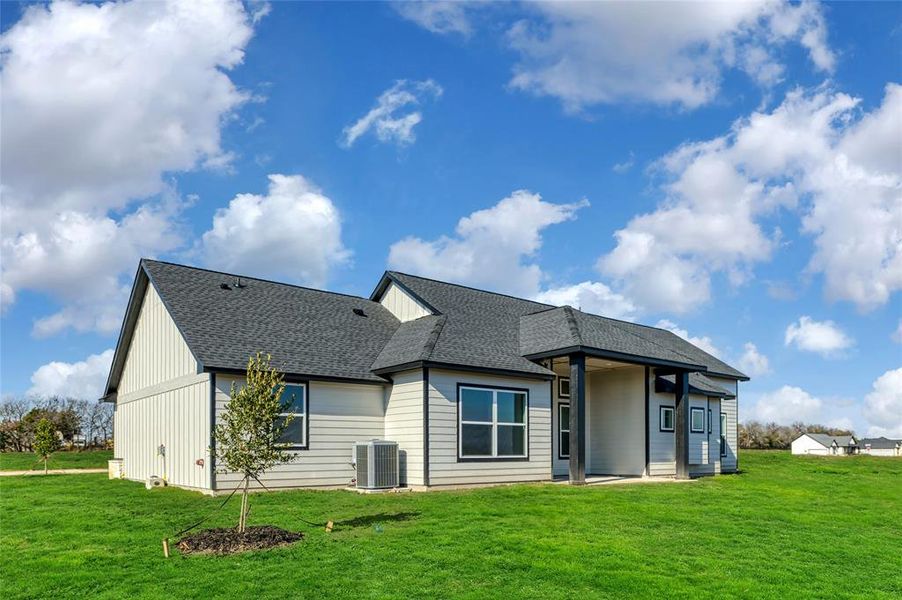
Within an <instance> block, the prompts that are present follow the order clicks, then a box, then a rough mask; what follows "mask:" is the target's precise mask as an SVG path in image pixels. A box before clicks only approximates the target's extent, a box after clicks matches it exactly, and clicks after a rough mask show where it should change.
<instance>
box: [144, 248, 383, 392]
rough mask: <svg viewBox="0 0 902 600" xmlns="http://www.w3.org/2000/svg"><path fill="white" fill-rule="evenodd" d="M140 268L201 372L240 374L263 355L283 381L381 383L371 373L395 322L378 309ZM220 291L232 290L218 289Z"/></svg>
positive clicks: (363, 302)
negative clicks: (308, 378)
mask: <svg viewBox="0 0 902 600" xmlns="http://www.w3.org/2000/svg"><path fill="white" fill-rule="evenodd" d="M142 264H143V267H144V269H145V271H146V272H147V274H148V275H149V277H150V280H151V282H152V283H153V285H154V287H155V288H156V289H157V291H158V293H159V294H160V296H161V298H162V299H163V302H164V303H165V304H166V306H167V308H168V309H169V312H170V314H171V315H172V318H173V320H175V323H176V325H177V326H178V328H179V330H180V331H181V332H182V335H183V336H184V337H185V341H186V342H187V343H188V347H189V348H191V350H192V352H194V354H195V356H196V358H197V359H198V360H199V361H200V362H201V363H202V364H203V366H204V367H205V368H218V369H241V370H243V369H245V368H246V367H247V360H248V357H249V356H251V355H253V354H254V353H256V352H258V351H262V352H267V353H269V354H271V355H272V360H273V365H274V366H276V367H277V368H279V369H280V370H282V371H283V372H286V373H292V374H298V375H311V376H318V377H335V378H345V379H362V380H371V381H384V379H383V378H381V377H379V376H377V375H375V374H374V373H373V372H372V371H371V370H370V365H372V364H373V361H374V360H375V359H376V357H377V356H378V355H379V353H380V352H381V351H382V349H383V348H385V346H386V344H387V343H388V342H389V340H390V339H391V338H392V336H393V335H394V333H395V330H397V329H398V325H399V322H398V320H397V319H396V318H395V317H394V316H393V315H392V314H391V313H390V312H389V311H388V310H387V309H386V308H385V307H383V306H382V305H381V304H379V303H377V302H372V301H370V300H367V299H365V298H359V297H356V296H347V295H343V294H336V293H333V292H323V291H319V290H312V289H309V288H303V287H297V286H293V285H287V284H283V283H274V282H271V281H264V280H261V279H253V278H245V277H242V278H241V281H242V283H243V284H245V287H242V288H237V287H235V286H234V284H233V283H234V280H235V276H234V275H225V274H222V273H217V272H213V271H206V270H202V269H195V268H191V267H185V266H181V265H173V264H169V263H163V262H157V261H151V260H145V261H142ZM222 283H229V284H230V287H231V288H232V289H229V290H224V289H221V288H220V284H222ZM354 309H362V310H363V312H364V315H365V316H360V315H357V314H355V313H354Z"/></svg>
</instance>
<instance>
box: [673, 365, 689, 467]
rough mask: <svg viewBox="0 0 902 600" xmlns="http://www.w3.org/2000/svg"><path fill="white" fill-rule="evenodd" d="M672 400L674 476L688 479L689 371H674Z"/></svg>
mask: <svg viewBox="0 0 902 600" xmlns="http://www.w3.org/2000/svg"><path fill="white" fill-rule="evenodd" d="M675 383H676V391H675V393H676V399H675V401H674V411H673V412H674V419H673V420H674V427H673V430H674V433H673V435H674V438H675V440H676V477H677V479H689V372H688V371H677V372H676V379H675Z"/></svg>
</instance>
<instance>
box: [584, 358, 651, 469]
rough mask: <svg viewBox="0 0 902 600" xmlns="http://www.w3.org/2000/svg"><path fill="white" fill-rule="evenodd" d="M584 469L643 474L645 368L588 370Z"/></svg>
mask: <svg viewBox="0 0 902 600" xmlns="http://www.w3.org/2000/svg"><path fill="white" fill-rule="evenodd" d="M586 380H587V382H588V386H587V391H586V397H587V400H588V402H587V404H588V410H587V413H588V415H587V417H588V418H587V429H588V440H587V444H586V450H587V454H588V465H587V467H586V468H587V470H588V471H589V472H591V473H597V474H605V475H642V472H643V471H644V470H645V436H644V435H643V430H644V429H645V368H644V367H626V368H621V369H613V370H609V371H598V372H594V373H589V375H588V377H587V378H586Z"/></svg>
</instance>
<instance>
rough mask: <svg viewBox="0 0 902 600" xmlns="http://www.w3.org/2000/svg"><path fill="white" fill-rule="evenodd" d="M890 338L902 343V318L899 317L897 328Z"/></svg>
mask: <svg viewBox="0 0 902 600" xmlns="http://www.w3.org/2000/svg"><path fill="white" fill-rule="evenodd" d="M890 338H891V339H892V340H893V341H894V342H896V343H897V344H902V319H899V325H898V327H896V330H895V331H894V332H892V333H891V334H890Z"/></svg>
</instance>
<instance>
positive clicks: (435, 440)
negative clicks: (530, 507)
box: [429, 369, 551, 486]
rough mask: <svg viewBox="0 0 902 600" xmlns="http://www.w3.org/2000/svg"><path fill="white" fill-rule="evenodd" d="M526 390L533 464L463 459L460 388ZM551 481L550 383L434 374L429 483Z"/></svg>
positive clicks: (431, 382)
mask: <svg viewBox="0 0 902 600" xmlns="http://www.w3.org/2000/svg"><path fill="white" fill-rule="evenodd" d="M458 384H464V385H473V386H479V385H487V386H494V387H501V388H513V389H526V390H528V392H529V399H528V404H529V409H528V417H527V419H528V420H527V443H528V460H486V461H460V460H458V437H457V435H458V416H457V401H458V399H457V386H458ZM549 479H551V383H550V382H549V381H547V380H534V379H522V378H519V377H502V376H497V375H488V374H482V373H470V372H460V371H448V370H443V369H430V370H429V485H431V486H441V485H467V484H482V483H513V482H518V481H547V480H549Z"/></svg>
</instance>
